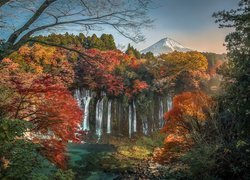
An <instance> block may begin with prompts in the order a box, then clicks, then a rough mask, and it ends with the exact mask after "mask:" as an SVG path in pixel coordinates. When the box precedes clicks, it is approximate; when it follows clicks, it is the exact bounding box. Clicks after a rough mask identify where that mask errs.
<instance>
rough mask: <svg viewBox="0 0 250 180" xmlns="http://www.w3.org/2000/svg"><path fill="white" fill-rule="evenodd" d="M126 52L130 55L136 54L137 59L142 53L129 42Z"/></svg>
mask: <svg viewBox="0 0 250 180" xmlns="http://www.w3.org/2000/svg"><path fill="white" fill-rule="evenodd" d="M125 53H126V54H128V55H131V56H134V57H136V58H137V59H140V58H141V53H140V52H139V51H138V50H137V49H135V48H134V47H133V46H131V45H130V44H128V48H127V50H126V52H125Z"/></svg>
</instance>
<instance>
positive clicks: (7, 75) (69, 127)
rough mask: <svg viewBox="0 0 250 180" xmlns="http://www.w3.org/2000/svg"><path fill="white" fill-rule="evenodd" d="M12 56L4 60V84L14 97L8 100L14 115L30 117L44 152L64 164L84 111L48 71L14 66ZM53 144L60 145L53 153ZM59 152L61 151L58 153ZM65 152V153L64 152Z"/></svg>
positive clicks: (33, 129) (7, 108)
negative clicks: (39, 72) (42, 71)
mask: <svg viewBox="0 0 250 180" xmlns="http://www.w3.org/2000/svg"><path fill="white" fill-rule="evenodd" d="M13 64H15V63H12V62H11V60H10V59H4V61H3V63H1V73H0V75H1V77H2V78H1V80H0V84H1V86H5V87H7V88H9V89H10V90H11V91H12V93H13V97H12V99H11V101H10V102H9V104H6V107H5V108H6V111H7V112H8V114H7V116H8V117H9V118H10V119H20V120H26V121H30V122H31V123H32V124H33V128H32V129H30V131H31V133H30V134H31V139H33V141H34V142H35V143H39V144H41V145H43V151H42V152H43V154H44V155H45V156H49V157H51V158H50V160H51V161H52V162H54V163H55V164H58V165H60V166H63V164H64V161H65V156H64V150H65V148H64V146H65V144H66V143H67V142H68V140H73V141H79V139H78V138H77V137H75V133H76V132H77V131H78V125H79V124H80V123H81V119H82V118H81V117H82V112H81V110H80V109H79V107H78V105H77V102H76V101H75V99H74V98H73V96H72V95H71V93H70V92H69V91H68V90H67V88H66V87H65V86H64V84H63V83H62V82H60V81H57V80H56V79H55V78H53V77H52V76H51V75H48V74H31V73H24V72H22V71H20V70H19V69H18V68H16V67H15V68H10V67H13ZM51 147H53V148H55V149H56V148H57V149H58V150H57V151H54V152H53V154H51V153H52V152H51ZM57 152H58V154H56V153H57ZM62 152H63V153H62Z"/></svg>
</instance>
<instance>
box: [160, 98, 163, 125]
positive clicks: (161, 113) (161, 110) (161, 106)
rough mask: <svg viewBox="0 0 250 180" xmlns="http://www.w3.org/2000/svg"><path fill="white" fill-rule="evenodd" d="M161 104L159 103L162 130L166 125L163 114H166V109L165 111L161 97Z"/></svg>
mask: <svg viewBox="0 0 250 180" xmlns="http://www.w3.org/2000/svg"><path fill="white" fill-rule="evenodd" d="M159 99H160V103H159V127H160V128H162V127H163V125H164V119H163V114H164V109H163V100H162V98H161V97H160V98H159Z"/></svg>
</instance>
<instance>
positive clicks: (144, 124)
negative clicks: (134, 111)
mask: <svg viewBox="0 0 250 180" xmlns="http://www.w3.org/2000/svg"><path fill="white" fill-rule="evenodd" d="M142 131H143V134H145V135H147V134H148V120H147V118H146V117H145V119H144V121H143V123H142Z"/></svg>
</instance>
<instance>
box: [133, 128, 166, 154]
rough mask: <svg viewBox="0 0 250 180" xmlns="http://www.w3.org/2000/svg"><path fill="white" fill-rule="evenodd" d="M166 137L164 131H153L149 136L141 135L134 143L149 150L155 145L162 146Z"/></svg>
mask: <svg viewBox="0 0 250 180" xmlns="http://www.w3.org/2000/svg"><path fill="white" fill-rule="evenodd" d="M165 138H166V135H165V134H164V133H159V132H154V133H152V134H151V135H150V136H143V137H141V138H139V139H138V140H137V141H136V145H138V146H143V147H145V148H147V149H149V150H151V151H153V150H154V148H156V147H163V141H164V139H165Z"/></svg>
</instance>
